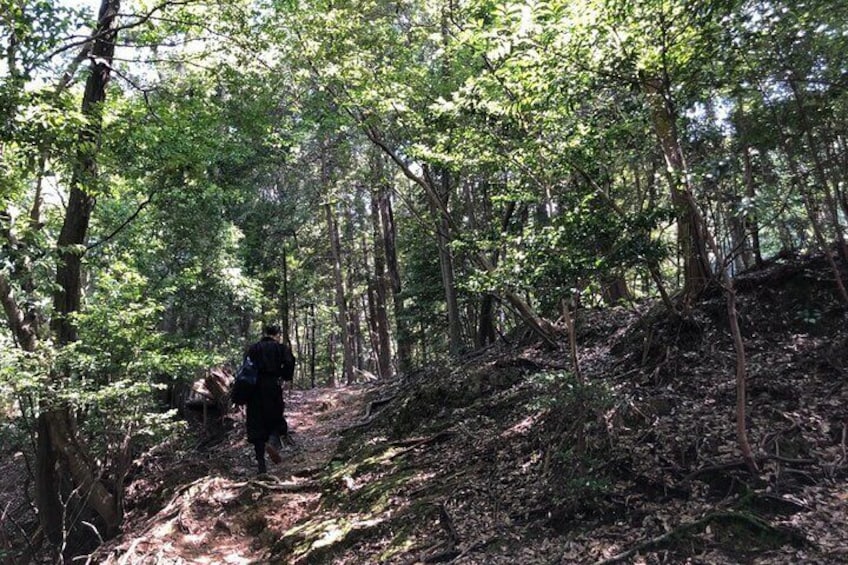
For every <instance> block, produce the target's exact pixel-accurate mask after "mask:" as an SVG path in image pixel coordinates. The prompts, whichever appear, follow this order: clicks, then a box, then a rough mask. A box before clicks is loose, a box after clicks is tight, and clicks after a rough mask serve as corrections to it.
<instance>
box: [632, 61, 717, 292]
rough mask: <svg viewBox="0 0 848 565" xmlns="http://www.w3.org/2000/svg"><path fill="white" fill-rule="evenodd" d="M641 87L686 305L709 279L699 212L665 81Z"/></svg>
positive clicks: (648, 82) (645, 82) (652, 81)
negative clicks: (660, 161)
mask: <svg viewBox="0 0 848 565" xmlns="http://www.w3.org/2000/svg"><path fill="white" fill-rule="evenodd" d="M642 85H643V88H644V91H645V94H646V96H647V100H648V103H649V105H650V108H651V120H652V123H653V127H654V133H655V134H656V136H657V138H658V139H659V142H660V147H661V148H662V152H663V156H664V157H665V162H666V167H667V172H668V180H669V185H670V190H671V203H672V206H673V207H674V210H675V214H676V217H677V243H678V247H679V249H680V253H681V256H682V260H683V301H684V306H687V305H688V304H690V303H691V302H692V300H694V299H695V298H696V297H697V296H698V294H699V293H700V292H701V291H702V290H703V289H704V288H705V287H706V285H707V283H708V282H709V281H710V279H711V278H712V274H711V269H710V264H709V260H708V258H707V250H706V243H705V235H704V233H703V227H704V226H702V222H700V221H699V220H698V216H699V212H698V210H697V208H696V207H695V205H694V203H695V197H694V192H693V190H692V186H691V183H690V181H689V171H688V170H687V167H686V161H685V159H684V158H683V149H682V148H681V147H680V137H679V136H678V133H677V121H676V114H675V110H674V107H673V105H672V103H671V98H670V89H669V85H668V82H667V81H666V80H664V79H662V78H645V79H643V83H642Z"/></svg>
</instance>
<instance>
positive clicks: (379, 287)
mask: <svg viewBox="0 0 848 565" xmlns="http://www.w3.org/2000/svg"><path fill="white" fill-rule="evenodd" d="M379 176H382V174H381V175H379ZM376 180H377V184H376V186H380V185H381V184H382V181H381V179H380V178H377V179H376ZM371 229H372V237H373V238H374V277H373V281H374V282H373V289H374V321H375V326H376V327H375V330H376V332H377V339H376V342H377V374H378V375H379V376H380V378H381V379H386V378H389V377H391V376H392V341H391V335H390V332H389V317H388V314H387V308H386V302H387V300H388V292H387V290H386V286H387V285H386V251H385V247H384V245H383V231H382V228H381V225H380V202H379V193H378V192H377V190H372V191H371Z"/></svg>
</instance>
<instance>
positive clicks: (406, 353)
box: [377, 182, 412, 373]
mask: <svg viewBox="0 0 848 565" xmlns="http://www.w3.org/2000/svg"><path fill="white" fill-rule="evenodd" d="M378 190H379V192H378V195H377V201H378V207H379V210H380V225H381V226H382V229H383V234H382V235H383V239H382V241H383V250H384V251H385V257H386V275H387V276H388V282H389V290H390V291H391V295H392V305H393V314H394V319H395V338H396V341H397V366H398V370H399V371H400V372H401V373H405V372H407V371H409V369H410V368H411V367H412V335H411V331H410V329H409V322H408V320H407V316H406V311H405V308H404V304H403V296H402V295H401V291H402V290H403V289H402V286H401V278H400V268H399V266H398V259H397V229H396V228H395V217H394V211H393V209H392V199H391V192H390V190H389V186H388V185H387V184H385V183H383V182H380V183H379V184H378Z"/></svg>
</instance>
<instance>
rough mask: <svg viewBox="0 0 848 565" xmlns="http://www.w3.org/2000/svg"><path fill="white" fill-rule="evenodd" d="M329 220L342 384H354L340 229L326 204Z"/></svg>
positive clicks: (331, 208)
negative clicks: (340, 350)
mask: <svg viewBox="0 0 848 565" xmlns="http://www.w3.org/2000/svg"><path fill="white" fill-rule="evenodd" d="M324 212H325V214H326V218H327V231H328V234H329V237H330V251H331V255H332V259H333V281H334V283H335V297H336V316H338V326H339V331H340V332H341V342H342V374H341V378H342V382H346V383H350V382H353V348H352V347H351V343H352V341H351V338H352V336H351V335H350V326H349V323H348V321H349V320H348V319H349V316H348V311H347V295H346V293H345V285H344V273H343V272H342V250H341V242H340V240H339V228H338V225H337V223H336V216H335V214H334V212H333V207H332V205H331V204H330V203H329V202H328V203H326V204H324Z"/></svg>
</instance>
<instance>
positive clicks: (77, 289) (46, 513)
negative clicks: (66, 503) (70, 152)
mask: <svg viewBox="0 0 848 565" xmlns="http://www.w3.org/2000/svg"><path fill="white" fill-rule="evenodd" d="M119 9H120V1H118V0H103V1H102V3H101V5H100V12H99V17H98V23H97V27H96V28H95V32H94V34H93V36H92V37H93V38H94V39H93V40H92V41H93V45H92V47H91V61H92V68H91V73H90V74H89V75H88V79H87V80H86V84H85V92H84V94H83V100H82V114H83V115H84V116H85V117H86V119H87V123H86V125H85V126H84V127H83V129H82V131H81V132H80V134H79V139H78V145H77V152H76V159H75V165H74V168H73V172H72V175H71V191H70V196H69V198H68V205H67V209H66V212H65V219H64V223H63V225H62V229H61V231H60V233H59V238H58V241H57V249H58V264H57V268H56V291H55V294H54V298H53V307H54V318H53V321H52V324H51V325H52V328H53V332H54V334H55V338H56V342H57V344H58V345H59V346H63V345H66V344H68V343H70V342H73V341H75V340H76V339H77V330H76V327H75V326H74V324H73V321H72V315H73V314H74V313H75V312H77V311H79V309H80V303H81V297H82V277H81V274H82V249H84V245H85V242H86V235H87V232H88V226H89V222H90V219H91V213H92V211H93V209H94V203H95V195H96V194H97V192H98V186H97V159H96V157H97V152H98V150H99V146H100V134H101V129H102V123H103V115H102V106H103V102H104V101H105V99H106V85H107V84H108V82H109V77H110V73H111V64H112V59H113V56H114V52H115V40H116V38H117V29H116V28H115V24H116V20H117V16H118V12H119ZM55 378H58V376H57V377H55ZM38 429H39V434H38V446H37V450H36V458H37V460H36V468H37V472H36V503H37V505H38V509H39V513H38V515H39V520H40V521H41V524H42V527H43V528H44V531H45V533H46V534H47V535H48V538H49V539H50V540H51V541H52V542H53V543H54V544H59V543H61V534H62V531H63V527H62V513H61V512H59V513H58V514H57V513H56V509H57V508H61V503H60V499H59V493H58V490H57V489H58V486H59V485H60V484H61V478H60V477H59V476H58V473H57V469H56V467H57V465H56V463H57V461H58V459H59V458H61V460H62V461H63V462H64V463H65V464H66V465H67V467H68V469H70V471H71V476H72V479H73V482H74V484H75V486H76V487H77V488H78V489H79V493H80V496H81V497H82V499H83V502H84V503H85V504H88V505H90V506H91V507H92V508H93V509H94V510H95V511H96V512H97V513H98V514H99V515H100V517H101V518H102V519H103V522H104V524H105V526H106V534H107V535H112V534H114V533H115V532H116V531H117V528H118V526H119V525H120V522H121V508H120V498H119V497H118V496H117V495H116V493H113V492H111V491H110V489H109V488H108V487H107V486H106V485H105V483H104V482H102V481H101V480H100V473H99V472H98V468H97V467H98V465H97V464H96V463H95V462H94V461H93V460H92V459H91V458H90V457H89V456H88V455H87V451H86V449H85V447H84V446H83V444H82V443H81V441H79V438H78V437H76V426H75V423H74V419H73V414H72V413H71V412H70V410H69V409H67V408H63V407H50V408H46V409H45V410H44V411H43V412H42V413H41V414H40V416H39V426H38Z"/></svg>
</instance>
